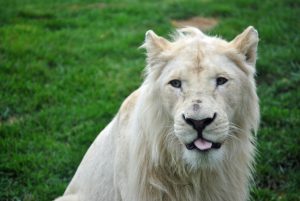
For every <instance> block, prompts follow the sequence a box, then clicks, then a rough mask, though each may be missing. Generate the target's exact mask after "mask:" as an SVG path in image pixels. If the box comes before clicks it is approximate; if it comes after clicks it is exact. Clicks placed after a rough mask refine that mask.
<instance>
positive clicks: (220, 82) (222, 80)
mask: <svg viewBox="0 0 300 201" xmlns="http://www.w3.org/2000/svg"><path fill="white" fill-rule="evenodd" d="M227 81H228V79H226V78H225V77H217V79H216V83H217V86H219V85H223V84H225V83H226V82H227Z"/></svg>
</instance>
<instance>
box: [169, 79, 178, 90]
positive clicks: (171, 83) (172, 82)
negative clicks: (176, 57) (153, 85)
mask: <svg viewBox="0 0 300 201" xmlns="http://www.w3.org/2000/svg"><path fill="white" fill-rule="evenodd" d="M169 84H170V85H171V86H172V87H175V88H180V87H181V81H180V80H171V81H170V82H169Z"/></svg>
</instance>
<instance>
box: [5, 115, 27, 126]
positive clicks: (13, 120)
mask: <svg viewBox="0 0 300 201" xmlns="http://www.w3.org/2000/svg"><path fill="white" fill-rule="evenodd" d="M22 120H23V118H22V117H16V116H12V117H9V118H8V119H6V120H2V119H1V118H0V126H2V125H3V124H7V125H13V124H15V123H18V122H20V121H22Z"/></svg>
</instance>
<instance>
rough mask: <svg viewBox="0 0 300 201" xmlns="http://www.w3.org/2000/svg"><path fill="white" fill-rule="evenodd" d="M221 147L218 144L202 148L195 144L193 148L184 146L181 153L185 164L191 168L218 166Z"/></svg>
mask: <svg viewBox="0 0 300 201" xmlns="http://www.w3.org/2000/svg"><path fill="white" fill-rule="evenodd" d="M194 144H195V143H194ZM214 146H216V145H214ZM223 149H224V148H223V146H219V147H218V148H212V147H211V148H207V149H203V150H201V149H199V148H198V147H196V146H195V148H193V149H188V148H186V149H185V150H184V153H183V158H184V160H185V162H186V163H187V165H188V166H190V167H191V168H192V169H199V168H213V167H218V166H219V165H220V163H221V162H222V161H223V157H224V150H223Z"/></svg>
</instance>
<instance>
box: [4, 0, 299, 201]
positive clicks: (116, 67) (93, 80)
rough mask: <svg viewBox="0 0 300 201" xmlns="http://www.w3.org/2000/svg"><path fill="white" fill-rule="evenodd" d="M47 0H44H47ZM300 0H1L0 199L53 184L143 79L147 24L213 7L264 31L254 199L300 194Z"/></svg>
mask: <svg viewBox="0 0 300 201" xmlns="http://www.w3.org/2000/svg"><path fill="white" fill-rule="evenodd" d="M50 2H51V3H50ZM299 7H300V2H299V1H295V0H285V1H283V0H265V1H259V0H228V1H226V2H225V1H223V3H221V1H219V2H217V1H213V0H203V1H192V0H190V1H183V0H177V1H171V0H166V1H156V0H152V1H147V2H146V1H144V3H139V2H138V1H134V0H125V1H116V0H111V1H109V0H106V1H102V3H100V1H94V0H86V1H79V0H52V1H45V0H12V1H8V0H0V200H1V201H5V200H12V201H19V200H24V201H32V200H36V201H46V200H52V199H54V198H55V197H57V196H58V195H61V194H62V193H63V191H64V189H65V188H66V185H67V184H68V182H69V181H70V179H71V177H72V176H73V174H74V172H75V170H76V168H77V166H78V164H79V162H80V161H81V159H82V157H83V155H84V153H85V152H86V150H87V148H88V147H89V145H90V144H91V143H92V141H93V140H94V138H95V137H96V135H97V134H98V133H99V132H100V131H101V130H102V129H103V128H104V126H105V125H106V124H107V123H108V122H109V121H110V120H111V119H112V117H113V116H114V114H115V113H116V112H117V110H118V108H119V106H120V104H121V102H122V101H123V100H124V98H125V97H126V96H127V95H129V94H130V92H131V91H132V90H134V89H135V88H137V87H138V86H139V84H140V83H141V81H142V76H141V75H142V70H143V67H144V65H145V55H144V53H143V51H141V50H139V49H137V48H138V47H139V46H140V45H141V44H142V42H143V40H144V34H145V32H146V31H147V30H148V29H153V30H155V31H156V33H158V34H160V35H163V36H167V35H168V34H169V33H170V32H172V31H173V29H174V27H172V24H171V20H173V19H187V18H190V17H193V16H204V17H213V18H216V19H218V21H219V24H218V25H217V26H216V27H215V28H214V29H212V30H211V31H209V33H210V34H212V35H215V34H218V35H221V36H223V37H224V38H225V39H227V40H231V39H232V38H233V37H234V36H235V35H237V34H238V33H240V32H241V31H242V30H243V29H244V28H246V27H247V26H248V25H253V26H255V27H256V28H257V29H258V31H259V34H260V39H261V40H260V44H259V60H258V63H257V70H258V75H257V83H258V93H259V96H260V105H261V114H262V117H261V118H262V121H261V128H260V130H259V133H258V148H259V156H258V157H257V166H256V176H255V183H256V184H255V187H254V188H253V189H252V192H251V195H252V200H262V201H275V200H276V201H277V200H280V201H299V200H300V191H299V189H300V133H299V132H300V87H299V86H300V54H299V47H300V35H299V29H300V21H299V16H300V8H299Z"/></svg>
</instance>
